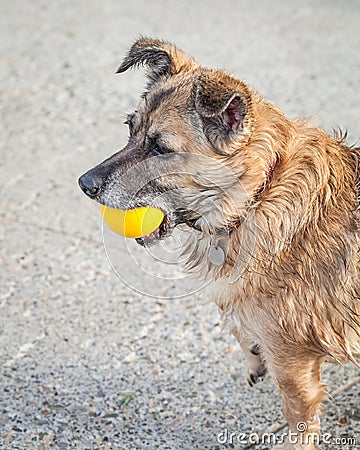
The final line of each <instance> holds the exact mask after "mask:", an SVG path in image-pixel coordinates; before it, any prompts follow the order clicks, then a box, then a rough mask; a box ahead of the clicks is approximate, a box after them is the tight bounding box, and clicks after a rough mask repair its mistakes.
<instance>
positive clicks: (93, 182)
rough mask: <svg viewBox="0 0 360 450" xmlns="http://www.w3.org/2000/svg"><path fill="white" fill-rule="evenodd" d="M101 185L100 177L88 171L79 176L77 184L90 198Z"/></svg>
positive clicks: (93, 196)
mask: <svg viewBox="0 0 360 450" xmlns="http://www.w3.org/2000/svg"><path fill="white" fill-rule="evenodd" d="M101 185H102V181H101V177H100V176H97V175H96V174H94V173H91V170H90V171H89V172H86V173H84V175H82V176H81V177H80V178H79V186H80V188H81V189H82V190H83V191H84V192H85V194H86V195H87V196H88V197H90V198H95V197H96V196H97V194H98V193H99V191H100V188H101Z"/></svg>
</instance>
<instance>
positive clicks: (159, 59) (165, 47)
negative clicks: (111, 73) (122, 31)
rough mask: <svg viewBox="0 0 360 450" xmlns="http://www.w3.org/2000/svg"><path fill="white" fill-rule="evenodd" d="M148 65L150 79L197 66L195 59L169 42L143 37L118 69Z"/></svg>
mask: <svg viewBox="0 0 360 450" xmlns="http://www.w3.org/2000/svg"><path fill="white" fill-rule="evenodd" d="M141 65H143V66H147V67H148V69H149V70H148V73H147V75H148V77H149V78H150V81H157V80H158V79H159V77H162V76H172V75H175V74H177V73H179V72H182V71H187V70H189V69H191V68H193V67H195V66H196V63H195V61H194V60H193V59H192V58H190V57H189V56H187V55H186V54H185V53H184V52H182V51H181V50H179V49H178V48H177V47H175V46H174V45H172V44H169V43H168V42H164V41H160V40H156V39H148V38H141V39H139V40H137V41H136V42H135V43H134V45H133V46H132V47H131V49H130V51H129V53H128V54H127V56H126V57H125V59H124V61H123V62H122V64H121V65H120V67H119V68H118V70H117V71H116V73H122V72H125V71H126V70H128V69H129V68H130V67H134V66H141Z"/></svg>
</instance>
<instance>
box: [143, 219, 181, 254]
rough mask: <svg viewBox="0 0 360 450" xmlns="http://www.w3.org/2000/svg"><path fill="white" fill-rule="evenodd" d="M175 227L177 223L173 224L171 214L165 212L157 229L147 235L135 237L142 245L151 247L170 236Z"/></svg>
mask: <svg viewBox="0 0 360 450" xmlns="http://www.w3.org/2000/svg"><path fill="white" fill-rule="evenodd" d="M174 227H175V225H174V224H172V221H171V219H170V215H169V214H165V216H164V219H163V221H162V222H161V224H160V225H159V226H158V228H156V230H154V231H153V232H152V233H150V234H148V235H146V236H143V237H139V238H135V240H136V242H137V243H138V244H139V245H141V246H142V247H149V246H151V245H154V244H156V243H157V242H158V241H159V240H161V239H164V238H166V237H168V236H170V235H171V232H172V230H173V229H174Z"/></svg>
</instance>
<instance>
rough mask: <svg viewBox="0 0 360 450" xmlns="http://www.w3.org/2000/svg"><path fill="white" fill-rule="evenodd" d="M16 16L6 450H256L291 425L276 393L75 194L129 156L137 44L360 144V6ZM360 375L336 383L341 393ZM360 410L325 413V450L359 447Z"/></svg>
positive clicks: (8, 52)
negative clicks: (110, 159)
mask: <svg viewBox="0 0 360 450" xmlns="http://www.w3.org/2000/svg"><path fill="white" fill-rule="evenodd" d="M0 13H1V14H0V23H1V25H0V27H1V28H0V58H1V64H0V98H1V106H0V108H1V109H0V114H1V122H0V127H1V132H0V140H1V150H0V151H1V153H0V155H1V158H0V193H1V195H0V243H1V244H0V267H1V272H0V274H1V284H0V348H1V351H0V355H1V356H0V386H1V389H0V448H4V449H50V448H51V449H57V450H65V449H79V450H83V449H91V450H92V449H156V448H160V449H171V450H178V449H179V450H180V449H185V450H190V449H222V448H239V449H240V448H243V447H244V445H242V444H241V443H239V442H237V436H239V435H240V433H244V434H245V435H246V436H245V439H248V438H249V436H250V434H251V433H262V432H266V431H268V430H270V429H271V427H273V426H275V425H276V424H280V423H281V422H282V421H283V415H282V412H281V406H280V401H279V397H278V394H277V389H276V386H275V385H274V384H273V383H272V381H271V380H270V379H269V378H267V379H266V380H265V381H264V382H263V383H262V384H259V385H257V386H256V387H254V388H250V387H248V386H247V384H246V382H245V380H244V376H243V375H244V363H243V358H242V355H241V353H240V350H239V349H238V346H237V344H236V342H235V341H234V339H233V338H232V337H231V336H230V335H229V334H228V332H227V331H226V330H225V331H222V330H221V323H220V320H219V316H218V313H217V310H216V307H215V305H213V304H211V303H209V302H207V294H206V291H205V290H204V289H199V290H198V291H196V289H195V288H196V286H195V288H193V287H190V286H192V285H190V283H189V281H188V279H187V278H186V276H185V275H184V274H183V272H182V271H181V269H180V268H179V267H177V266H176V265H174V264H162V263H161V262H159V263H157V262H156V261H154V255H151V254H148V253H146V252H145V251H144V250H143V249H141V248H140V247H139V246H136V244H134V243H133V242H130V243H125V242H124V241H122V240H120V238H118V239H117V238H116V237H114V236H112V235H111V234H110V233H108V232H107V231H106V230H105V232H104V236H103V233H102V227H101V220H100V214H99V211H98V207H97V206H96V205H95V204H93V203H91V202H90V200H88V199H87V198H85V196H84V195H83V194H82V193H81V192H80V190H79V188H78V186H77V178H78V176H79V175H81V174H82V173H83V172H84V171H85V170H87V169H88V168H90V167H92V166H93V165H95V164H96V163H97V162H100V161H101V160H102V159H104V158H105V157H107V156H108V155H110V154H112V153H114V152H115V151H116V150H117V149H118V148H121V146H122V145H123V144H124V143H125V141H126V137H127V129H126V127H125V126H124V125H123V120H124V116H125V114H126V113H128V112H130V111H131V110H132V109H134V108H135V105H136V102H137V98H138V96H139V94H140V92H141V90H142V88H143V86H144V82H145V81H144V76H143V75H142V73H141V72H137V71H132V72H129V73H126V74H123V75H121V76H120V75H114V71H115V70H116V68H117V66H118V64H119V63H120V62H121V59H122V57H123V55H124V54H125V52H126V51H127V50H128V48H129V46H130V45H131V43H132V42H133V40H134V39H135V38H136V37H138V36H139V35H149V36H153V37H161V38H165V39H169V40H171V41H173V42H174V43H176V44H177V45H178V46H179V47H180V48H183V49H184V50H185V51H187V52H188V53H189V54H191V55H193V56H194V57H195V58H196V59H197V61H198V62H200V63H201V64H203V65H206V66H211V67H219V68H224V69H227V70H229V71H230V72H233V73H235V74H237V75H238V76H239V77H242V78H245V79H247V80H248V81H249V82H250V83H251V84H252V85H254V86H255V87H256V88H257V89H258V90H259V91H260V92H261V93H262V94H263V95H264V96H266V97H267V98H269V99H271V100H273V101H274V102H275V103H277V104H278V105H279V106H280V107H281V108H282V109H283V110H284V111H285V112H286V113H287V114H288V115H291V116H294V115H310V116H312V117H315V118H318V120H319V124H320V125H321V126H322V127H324V128H325V129H326V130H328V131H329V132H331V129H332V127H337V126H340V127H342V128H346V129H348V131H349V142H350V143H353V142H355V141H356V140H357V142H359V137H360V120H359V118H360V95H359V92H360V78H359V73H360V52H359V47H360V31H359V23H360V2H359V1H355V0H348V1H341V0H336V1H335V0H326V1H325V0H319V1H317V2H312V1H310V0H304V1H301V2H300V1H299V2H297V1H293V2H292V1H285V0H281V1H276V2H275V1H274V2H272V1H265V0H262V1H257V2H249V1H229V0H224V1H221V2H220V1H208V2H205V1H197V2H195V1H189V0H186V1H173V0H168V1H153V2H146V1H145V0H143V1H140V0H133V1H131V2H130V1H128V2H125V1H123V0H118V1H115V0H108V1H103V2H95V1H93V0H89V1H76V0H72V1H70V0H60V1H57V2H47V1H45V0H43V1H41V0H34V1H31V2H25V1H20V0H3V1H1V2H0ZM104 243H105V245H104ZM104 247H105V248H104ZM155 256H156V255H155ZM109 260H110V261H109ZM110 263H111V264H110ZM139 266H140V267H139ZM115 272H117V273H115ZM200 287H201V286H200ZM191 289H194V292H193V294H192V295H190V296H187V297H182V295H183V294H186V293H189V292H190V291H191ZM147 294H151V295H152V297H149V295H147ZM156 296H158V298H156ZM357 376H359V372H358V370H357V369H356V368H355V367H353V366H351V365H347V366H345V367H338V366H327V367H326V368H324V375H323V378H324V382H326V383H328V385H329V387H328V391H329V392H330V393H331V392H334V391H335V390H336V389H337V388H339V387H340V386H343V385H344V384H346V383H347V382H349V381H351V380H352V379H354V378H355V377H357ZM359 397H360V387H359V384H357V385H355V386H353V387H352V388H350V389H348V390H347V391H345V392H343V393H342V394H341V395H339V396H337V397H335V398H333V399H332V400H331V401H330V402H328V403H326V405H325V408H324V414H323V418H322V423H323V432H324V433H328V434H330V435H331V436H332V441H331V443H330V444H323V445H322V446H321V448H323V449H328V448H329V449H352V450H354V449H355V448H359V445H360V444H359V442H360V404H359V403H360V402H359ZM226 431H227V432H228V434H229V433H231V432H234V433H235V436H236V438H234V439H233V442H234V443H233V444H231V443H230V440H229V439H228V440H227V444H224V443H223V442H224V440H226V439H225V438H226V436H225V432H226ZM339 437H343V438H344V439H345V440H346V439H348V443H347V444H346V443H343V444H337V443H335V438H339ZM350 438H357V439H358V444H357V446H356V445H351V442H350V440H349V439H350ZM241 439H243V436H241ZM252 439H254V435H253V437H252ZM268 447H269V446H267V445H258V446H255V447H254V448H257V449H260V448H268Z"/></svg>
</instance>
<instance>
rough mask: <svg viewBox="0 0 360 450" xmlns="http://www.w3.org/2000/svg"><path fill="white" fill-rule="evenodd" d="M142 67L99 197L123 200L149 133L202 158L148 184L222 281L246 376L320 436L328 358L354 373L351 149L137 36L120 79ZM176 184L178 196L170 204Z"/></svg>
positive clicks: (241, 84)
mask: <svg viewBox="0 0 360 450" xmlns="http://www.w3.org/2000/svg"><path fill="white" fill-rule="evenodd" d="M139 64H143V65H145V66H147V67H148V76H149V85H148V88H147V91H146V92H145V94H144V96H143V98H142V100H141V102H140V104H139V107H138V109H137V111H138V112H137V113H136V114H135V115H134V116H133V117H132V118H131V120H132V123H131V127H132V130H131V134H130V140H129V144H128V145H127V147H126V148H125V153H126V152H128V156H126V158H125V159H124V154H123V155H122V156H121V155H120V156H119V154H117V155H115V156H114V157H113V158H114V159H113V161H112V162H111V161H110V163H111V164H110V167H112V169H111V170H107V172H106V177H107V179H108V180H110V182H109V183H108V184H107V186H109V185H111V192H112V193H113V194H111V195H110V194H109V190H108V192H107V191H106V189H104V192H103V193H102V196H101V197H100V198H99V199H98V200H99V201H101V202H104V203H107V204H110V205H111V206H117V207H121V206H122V204H121V200H120V197H121V196H123V192H124V185H123V184H122V185H120V181H119V180H120V178H121V176H120V175H121V174H122V173H123V172H124V169H123V167H124V165H127V166H128V165H129V164H130V165H131V163H130V162H129V161H133V160H136V161H137V160H141V158H142V156H141V150H139V149H140V148H141V149H144V148H145V147H146V145H148V144H147V143H146V142H148V139H149V135H151V134H152V135H154V133H155V134H156V133H158V135H159V136H160V138H161V140H162V143H165V144H166V146H167V147H169V148H170V149H171V150H172V151H175V152H184V153H189V154H191V155H197V156H199V158H204V160H202V159H201V161H204V164H201V167H199V168H198V170H196V168H195V170H194V165H192V166H191V167H192V169H191V171H190V173H191V176H189V175H182V174H180V175H178V176H174V179H164V180H161V181H159V184H158V185H157V186H153V188H152V189H153V191H154V192H155V191H156V190H157V189H158V190H161V191H162V192H166V191H167V190H168V192H169V195H168V198H167V200H165V203H166V204H163V205H161V206H162V207H163V208H166V209H168V210H169V211H173V210H175V209H176V208H175V206H174V205H176V207H177V208H178V209H179V205H181V208H180V209H181V210H182V211H185V213H187V214H188V217H187V218H188V219H193V220H194V223H195V224H196V227H195V228H196V230H194V233H193V236H192V238H191V240H190V241H189V243H188V245H187V246H185V248H184V252H185V254H187V257H188V260H187V265H188V267H189V269H191V270H194V271H197V272H198V273H199V274H201V275H202V276H204V277H209V276H211V277H214V278H215V279H216V280H217V287H216V292H215V301H216V303H217V305H218V306H219V308H220V310H221V313H222V315H223V318H224V321H225V322H226V323H229V325H230V327H231V329H232V331H233V334H234V335H235V337H236V338H237V339H238V341H239V342H240V343H241V345H242V348H243V349H244V351H245V355H247V359H248V360H249V362H250V364H251V367H253V372H254V373H252V377H253V378H251V377H250V378H251V379H252V381H254V380H255V381H256V380H257V378H259V377H261V376H262V375H263V374H264V372H265V368H264V364H266V367H267V369H268V370H269V371H270V372H271V373H272V375H273V377H274V379H275V381H276V382H277V384H278V385H279V389H280V393H281V395H282V399H283V406H284V413H285V416H286V419H287V421H288V423H289V427H290V429H291V430H292V431H296V426H297V423H298V422H306V423H307V426H308V432H316V431H318V429H319V421H318V414H319V412H320V404H321V402H322V401H323V400H324V399H325V398H326V395H325V393H324V389H323V385H322V384H321V382H320V367H321V364H322V362H323V361H324V360H331V361H334V362H337V363H344V362H346V361H352V362H353V363H354V364H356V365H359V360H358V359H357V358H358V356H357V355H358V354H359V352H360V345H359V341H360V325H359V314H360V301H359V294H360V277H359V203H358V198H359V189H358V174H359V168H358V157H359V149H356V148H349V147H347V146H346V144H345V139H344V138H343V137H342V136H341V135H340V134H337V135H335V136H334V137H331V136H330V135H328V134H327V133H326V132H324V131H323V130H321V129H319V128H317V127H316V126H314V125H313V124H312V123H311V122H310V121H309V120H306V119H295V120H290V119H288V118H287V117H285V116H284V114H283V113H282V112H281V111H280V110H279V109H278V108H277V107H276V106H275V105H274V104H273V103H271V102H269V101H268V100H266V99H264V98H263V97H261V96H260V94H259V93H258V92H256V91H255V90H254V89H253V88H251V87H250V86H249V85H248V84H247V83H246V82H245V81H242V80H238V79H237V78H235V77H233V76H230V75H229V74H227V73H225V72H222V71H215V70H211V69H206V68H202V67H200V66H198V65H197V64H196V63H195V62H194V60H193V59H191V58H188V57H187V56H186V55H185V54H184V53H182V52H181V51H180V50H178V49H177V48H175V47H174V46H172V45H170V44H168V43H165V42H161V41H155V40H151V39H140V40H139V41H137V42H136V43H135V44H134V46H133V48H132V49H131V50H130V52H129V54H128V56H127V57H126V58H125V60H124V62H123V64H122V65H121V66H120V68H119V72H123V71H125V70H127V69H128V68H130V67H132V66H134V65H139ZM234 110H235V111H234ZM156 139H157V138H156ZM129 155H131V157H130V156H129ZM134 155H135V156H134ZM136 155H137V156H136ZM134 158H135V159H134ZM119 161H120V163H119ZM124 161H126V162H124ZM100 166H101V165H100ZM219 166H220V167H224V168H226V169H228V170H229V171H230V172H231V174H233V175H234V178H235V181H234V178H232V177H229V178H227V177H226V171H225V170H219ZM186 169H188V167H187V168H186ZM270 169H271V170H270ZM119 174H120V175H119ZM269 174H270V175H269ZM122 183H124V182H123V181H122ZM175 186H176V187H180V188H181V189H182V190H181V195H180V196H177V197H176V198H173V196H174V195H175V194H173V193H172V192H171V189H173V188H174V187H175ZM125 190H126V188H125ZM153 191H151V192H150V191H149V192H147V193H146V194H145V197H146V200H148V199H149V198H151V197H152V196H153ZM114 192H115V193H116V192H120V194H114ZM116 195H118V196H117V197H116ZM210 198H211V203H210ZM142 200H143V199H142ZM214 204H216V206H217V207H216V208H214V207H213V206H212V205H214ZM191 211H197V215H195V216H194V217H192V216H191ZM174 214H176V213H174ZM224 229H226V230H228V233H219V232H218V230H224ZM197 230H200V231H197ZM217 233H218V234H219V236H217ZM214 236H217V237H218V238H219V239H220V241H219V242H220V243H221V245H222V247H223V248H225V249H226V251H227V257H226V261H225V264H224V265H223V266H222V267H220V268H219V267H218V266H214V265H213V264H211V262H209V259H208V250H209V246H210V245H211V243H212V242H213V239H214ZM250 243H251V245H250ZM254 344H256V345H257V347H256V348H258V349H259V352H260V354H259V355H256V354H254V352H251V349H252V348H254V347H253V345H254ZM255 353H257V352H255ZM251 367H250V372H251ZM250 375H251V373H250ZM250 375H248V377H249V376H250ZM258 375H259V377H258ZM305 435H306V433H304V434H303V435H302V436H303V437H304V436H305ZM286 445H287V446H288V448H297V449H309V448H313V446H312V444H309V445H306V444H298V445H297V446H295V447H294V446H291V445H290V444H289V443H288V444H286Z"/></svg>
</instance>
